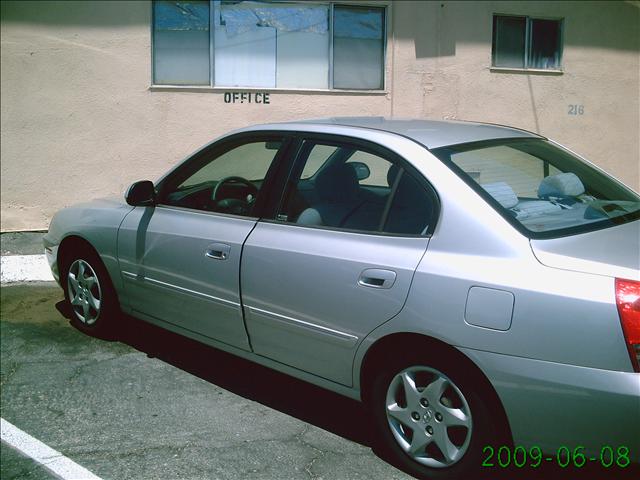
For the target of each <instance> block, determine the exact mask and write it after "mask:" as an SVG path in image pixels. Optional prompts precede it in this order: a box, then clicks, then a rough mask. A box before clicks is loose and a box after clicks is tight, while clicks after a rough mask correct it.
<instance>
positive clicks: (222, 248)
mask: <svg viewBox="0 0 640 480" xmlns="http://www.w3.org/2000/svg"><path fill="white" fill-rule="evenodd" d="M229 252H231V245H227V244H226V243H212V244H211V245H209V246H208V247H207V249H206V250H205V252H204V256H205V257H207V258H213V259H214V260H226V259H227V258H229Z"/></svg>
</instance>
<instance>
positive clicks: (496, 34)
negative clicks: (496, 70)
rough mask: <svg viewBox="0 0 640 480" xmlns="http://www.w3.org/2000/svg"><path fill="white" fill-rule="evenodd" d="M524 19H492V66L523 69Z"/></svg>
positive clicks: (525, 21) (498, 17)
mask: <svg viewBox="0 0 640 480" xmlns="http://www.w3.org/2000/svg"><path fill="white" fill-rule="evenodd" d="M526 24H527V19H526V18H525V17H505V16H497V15H496V16H495V17H493V65H494V66H496V67H515V68H524V47H525V41H524V38H525V32H526Z"/></svg>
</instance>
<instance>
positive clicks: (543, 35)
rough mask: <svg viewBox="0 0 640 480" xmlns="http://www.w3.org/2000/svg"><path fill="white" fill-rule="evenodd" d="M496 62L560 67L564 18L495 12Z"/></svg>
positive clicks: (552, 68)
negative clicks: (510, 14)
mask: <svg viewBox="0 0 640 480" xmlns="http://www.w3.org/2000/svg"><path fill="white" fill-rule="evenodd" d="M492 65H493V66H494V67H506V68H524V69H528V68H531V69H542V70H545V69H547V70H559V69H560V68H561V65H562V20H549V19H542V18H530V17H519V16H509V15H494V16H493V44H492Z"/></svg>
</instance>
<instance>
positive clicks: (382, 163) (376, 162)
mask: <svg viewBox="0 0 640 480" xmlns="http://www.w3.org/2000/svg"><path fill="white" fill-rule="evenodd" d="M352 162H360V163H364V164H365V165H366V166H367V167H368V168H369V172H370V173H369V176H368V177H367V178H365V179H362V180H360V182H359V183H360V185H376V186H385V187H386V186H388V183H387V177H388V175H387V174H388V172H389V167H391V163H390V162H389V161H387V160H385V159H384V158H380V157H379V156H377V155H373V154H371V153H367V152H363V151H357V152H355V153H354V154H353V155H351V157H350V158H349V160H348V161H347V163H352Z"/></svg>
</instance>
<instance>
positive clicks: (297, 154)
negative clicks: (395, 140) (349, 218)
mask: <svg viewBox="0 0 640 480" xmlns="http://www.w3.org/2000/svg"><path fill="white" fill-rule="evenodd" d="M289 133H290V134H291V135H292V137H293V140H292V144H295V148H292V149H290V150H289V153H290V154H291V153H293V154H292V155H290V160H289V161H287V162H286V163H287V164H288V169H287V170H288V171H287V172H282V170H280V172H281V174H282V173H283V177H282V178H281V180H280V182H278V187H277V188H274V193H276V194H277V195H272V196H271V197H270V200H271V203H270V205H269V208H268V211H263V213H265V215H264V217H263V218H261V219H260V221H262V222H267V223H274V224H278V225H286V226H289V227H295V228H312V229H320V230H327V231H334V232H343V233H356V234H361V235H375V236H384V237H400V238H431V237H432V236H433V233H434V231H435V229H436V226H437V224H438V222H439V219H440V211H441V203H440V197H439V195H438V193H437V190H436V189H435V188H434V187H433V185H431V183H430V182H429V181H428V180H427V179H426V178H425V177H424V175H423V174H422V173H420V172H419V171H418V169H416V168H415V167H414V166H413V165H412V164H411V163H410V162H409V161H408V160H406V159H405V158H404V157H402V156H400V155H399V154H397V153H395V152H393V151H392V150H389V149H388V148H386V147H384V146H383V145H381V144H379V143H375V142H371V141H368V140H364V139H361V138H357V137H350V136H348V135H337V134H330V133H320V132H304V131H295V132H293V131H292V132H289ZM305 142H311V143H320V144H336V145H339V146H349V147H353V148H356V149H361V150H363V151H366V152H368V153H372V154H374V155H377V156H379V157H381V158H383V159H385V160H387V161H389V162H390V163H391V164H396V165H399V166H400V167H401V168H402V171H403V172H404V173H406V174H408V175H411V177H413V178H414V179H415V180H416V181H417V182H418V183H419V184H420V185H421V186H422V187H423V188H424V190H425V193H426V194H427V195H428V196H429V198H430V200H431V201H432V203H433V208H432V214H431V218H429V225H428V227H427V229H426V231H425V232H424V233H423V234H406V233H390V232H385V231H382V230H375V231H374V230H356V229H350V228H344V227H330V226H326V225H304V224H299V223H295V222H292V221H290V220H279V219H278V218H277V217H278V214H279V212H280V211H281V210H282V208H283V207H284V202H285V201H286V199H287V192H288V185H289V184H290V182H291V181H292V180H293V179H292V175H294V174H295V172H296V169H300V165H299V163H300V162H302V161H304V160H305V157H304V156H303V155H302V153H303V151H304V148H303V147H304V144H305ZM301 167H302V169H304V165H302V166H301ZM325 167H326V163H325V164H324V165H323V166H322V167H321V168H320V169H319V170H318V171H317V172H316V173H315V174H314V175H313V176H312V177H310V178H313V177H315V175H316V174H317V173H318V172H320V171H321V170H322V169H323V168H325ZM300 173H302V170H300ZM404 173H403V174H404ZM390 188H391V189H392V190H391V191H390V196H389V200H388V205H387V207H386V208H385V210H387V209H388V207H389V206H391V205H392V204H393V200H394V199H395V193H396V190H395V189H394V186H391V187H390ZM387 213H388V212H387ZM384 225H386V219H385V222H384ZM384 225H383V227H384Z"/></svg>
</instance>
